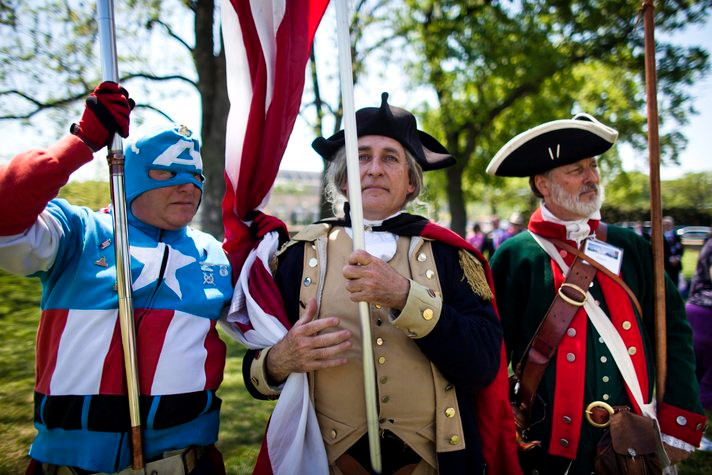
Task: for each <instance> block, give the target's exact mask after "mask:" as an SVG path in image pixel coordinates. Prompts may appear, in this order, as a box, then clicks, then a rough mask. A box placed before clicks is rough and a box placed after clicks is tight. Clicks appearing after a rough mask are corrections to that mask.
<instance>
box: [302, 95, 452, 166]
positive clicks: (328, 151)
mask: <svg viewBox="0 0 712 475" xmlns="http://www.w3.org/2000/svg"><path fill="white" fill-rule="evenodd" d="M356 135H357V136H358V137H363V136H364V135H383V136H385V137H390V138H392V139H394V140H397V141H398V142H400V143H401V145H403V147H405V148H406V149H407V150H408V151H409V152H410V153H411V154H412V155H413V157H415V161H416V162H418V164H419V165H420V166H421V168H422V169H423V170H424V171H428V170H437V169H439V168H445V167H448V166H450V165H452V164H454V163H455V158H454V157H453V156H452V155H450V152H448V151H447V149H446V148H445V147H444V146H443V145H442V144H441V143H440V142H438V141H437V139H436V138H435V137H433V136H432V135H430V134H426V133H425V132H423V131H422V130H418V126H417V123H416V121H415V116H414V115H413V114H411V113H410V112H408V111H407V110H405V109H401V108H400V107H394V106H391V105H388V93H387V92H384V93H383V94H381V107H364V108H363V109H359V110H357V111H356ZM344 142H345V139H344V131H343V130H340V131H338V132H336V133H335V134H334V135H332V136H331V137H329V138H324V137H317V138H316V139H314V141H313V142H312V147H313V148H314V150H316V151H317V153H318V154H319V155H321V156H322V157H324V159H325V160H327V161H331V160H332V159H333V158H334V154H335V153H336V152H338V151H339V149H340V148H341V147H343V146H344Z"/></svg>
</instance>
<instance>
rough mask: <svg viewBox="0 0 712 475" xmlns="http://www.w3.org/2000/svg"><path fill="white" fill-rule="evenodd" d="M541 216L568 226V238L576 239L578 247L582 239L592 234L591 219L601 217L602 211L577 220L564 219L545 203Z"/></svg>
mask: <svg viewBox="0 0 712 475" xmlns="http://www.w3.org/2000/svg"><path fill="white" fill-rule="evenodd" d="M541 217H542V218H543V219H544V221H549V222H552V223H557V224H561V225H562V226H564V227H565V228H566V239H568V240H569V241H574V242H575V243H576V246H577V247H578V246H579V245H580V244H581V241H583V240H584V239H586V238H587V237H588V236H589V235H590V234H591V226H589V225H588V220H589V219H598V220H600V219H601V212H600V211H596V212H594V213H592V214H591V215H590V216H588V217H586V218H583V219H579V220H576V221H564V220H563V219H559V218H557V217H556V216H554V214H553V213H552V212H551V211H549V210H548V209H547V207H546V206H545V205H544V203H542V204H541Z"/></svg>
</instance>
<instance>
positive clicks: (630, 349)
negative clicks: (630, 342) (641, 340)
mask: <svg viewBox="0 0 712 475" xmlns="http://www.w3.org/2000/svg"><path fill="white" fill-rule="evenodd" d="M637 352H638V349H637V348H636V347H634V346H631V347H630V348H628V354H629V355H631V356H633V355H634V354H636V353H637Z"/></svg>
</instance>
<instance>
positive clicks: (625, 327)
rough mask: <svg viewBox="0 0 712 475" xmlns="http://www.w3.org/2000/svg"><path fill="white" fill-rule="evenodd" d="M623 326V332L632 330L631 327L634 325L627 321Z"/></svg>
mask: <svg viewBox="0 0 712 475" xmlns="http://www.w3.org/2000/svg"><path fill="white" fill-rule="evenodd" d="M621 326H622V327H623V330H630V327H632V326H633V325H631V323H630V322H629V321H628V320H626V321H625V322H623V324H622V325H621Z"/></svg>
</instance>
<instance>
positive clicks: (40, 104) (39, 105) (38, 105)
mask: <svg viewBox="0 0 712 475" xmlns="http://www.w3.org/2000/svg"><path fill="white" fill-rule="evenodd" d="M136 78H139V79H147V80H149V81H171V80H176V79H177V80H179V81H183V82H186V83H188V84H190V85H191V86H193V87H197V85H196V83H195V81H191V80H190V79H188V78H186V77H185V76H181V75H177V74H175V75H168V76H156V75H153V74H146V73H133V74H127V75H126V76H124V77H122V78H121V79H120V80H119V82H121V83H123V84H125V83H126V82H127V81H129V80H130V79H136ZM90 92H91V89H85V90H83V91H80V92H78V93H76V94H72V95H69V96H67V97H62V98H59V99H50V100H47V101H39V100H37V99H35V98H34V97H32V96H30V95H28V94H26V93H24V92H22V91H19V90H17V89H8V90H5V91H0V97H2V96H16V97H19V98H21V99H23V100H25V101H27V102H29V103H30V104H32V105H33V106H34V108H32V109H31V110H30V111H28V112H26V113H17V114H6V115H2V116H0V120H22V119H30V118H32V117H33V116H35V115H36V114H38V113H39V112H41V111H43V110H46V109H52V108H55V107H63V106H67V105H69V104H71V103H73V102H76V101H78V100H80V99H83V98H85V97H86V96H87V95H88V94H89V93H90ZM137 107H141V108H145V109H150V110H154V111H156V112H158V113H160V114H161V115H163V116H164V117H166V118H167V119H169V120H170V117H169V116H168V115H166V114H165V113H163V112H161V111H160V110H159V109H157V108H155V107H153V106H150V105H143V104H142V105H137Z"/></svg>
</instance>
